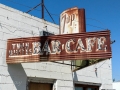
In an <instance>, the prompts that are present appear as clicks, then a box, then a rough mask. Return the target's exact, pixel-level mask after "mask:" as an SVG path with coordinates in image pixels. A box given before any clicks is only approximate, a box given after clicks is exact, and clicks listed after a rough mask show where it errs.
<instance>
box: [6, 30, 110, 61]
mask: <svg viewBox="0 0 120 90" xmlns="http://www.w3.org/2000/svg"><path fill="white" fill-rule="evenodd" d="M111 57H112V56H111V46H110V31H109V30H107V31H99V32H83V33H76V34H64V35H54V36H42V37H28V38H17V39H8V41H7V52H6V62H7V63H25V62H41V61H64V60H89V59H107V58H111Z"/></svg>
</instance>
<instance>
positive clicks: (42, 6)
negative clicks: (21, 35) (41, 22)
mask: <svg viewBox="0 0 120 90" xmlns="http://www.w3.org/2000/svg"><path fill="white" fill-rule="evenodd" d="M41 3H42V5H41V8H42V19H44V0H42V2H41Z"/></svg>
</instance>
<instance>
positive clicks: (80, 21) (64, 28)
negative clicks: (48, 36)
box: [60, 7, 86, 34]
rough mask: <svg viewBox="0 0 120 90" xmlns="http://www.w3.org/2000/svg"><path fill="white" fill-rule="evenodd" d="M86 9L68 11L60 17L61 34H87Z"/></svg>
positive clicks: (75, 8)
mask: <svg viewBox="0 0 120 90" xmlns="http://www.w3.org/2000/svg"><path fill="white" fill-rule="evenodd" d="M85 25H86V24H85V9H78V8H77V7H74V8H70V9H67V10H66V11H64V12H62V14H61V15H60V34H69V33H80V32H86V26H85Z"/></svg>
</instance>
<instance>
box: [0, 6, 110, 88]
mask: <svg viewBox="0 0 120 90" xmlns="http://www.w3.org/2000/svg"><path fill="white" fill-rule="evenodd" d="M46 26H47V27H46ZM43 30H44V31H46V30H47V31H49V32H51V33H53V34H59V26H58V25H55V24H52V23H50V22H47V21H44V20H42V19H39V18H36V17H34V16H31V15H29V14H26V13H23V12H20V11H18V10H15V9H13V8H10V7H7V6H5V5H2V4H0V90H8V89H9V90H27V85H28V81H32V80H31V78H32V79H36V80H38V81H40V80H41V79H42V80H43V79H44V80H48V79H50V80H52V81H54V85H55V88H56V90H74V84H73V81H74V82H75V83H81V82H82V83H83V82H89V83H91V82H92V83H96V84H100V87H101V89H109V88H110V89H111V88H112V76H111V75H112V74H111V73H112V69H111V60H105V61H102V62H100V63H98V64H95V65H92V66H89V67H87V68H84V69H81V70H78V71H76V72H74V73H73V74H72V72H71V67H70V66H69V65H63V64H58V63H52V62H41V63H22V64H6V43H7V39H10V38H21V37H34V36H39V35H40V32H41V31H43ZM66 63H69V62H66ZM95 68H98V69H97V72H96V73H95Z"/></svg>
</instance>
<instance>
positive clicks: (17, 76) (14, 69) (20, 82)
mask: <svg viewBox="0 0 120 90" xmlns="http://www.w3.org/2000/svg"><path fill="white" fill-rule="evenodd" d="M8 72H9V74H10V77H11V79H12V81H13V84H14V86H15V87H14V88H16V89H17V90H26V85H27V75H26V73H25V71H24V69H23V67H22V65H21V64H8ZM16 89H15V90H16Z"/></svg>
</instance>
